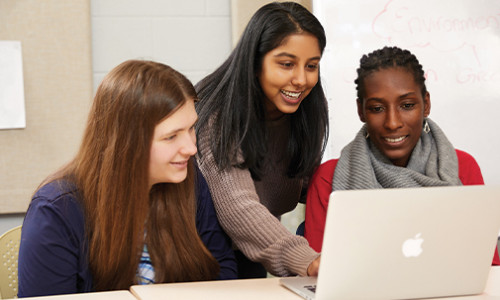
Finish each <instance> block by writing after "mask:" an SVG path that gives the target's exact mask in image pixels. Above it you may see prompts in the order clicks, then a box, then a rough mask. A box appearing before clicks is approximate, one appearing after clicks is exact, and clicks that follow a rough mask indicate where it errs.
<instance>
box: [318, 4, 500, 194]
mask: <svg viewBox="0 0 500 300" xmlns="http://www.w3.org/2000/svg"><path fill="white" fill-rule="evenodd" d="M313 8H314V14H315V15H316V16H317V17H318V19H319V20H320V22H321V23H322V24H323V26H324V27H325V30H326V35H327V46H326V49H325V52H324V55H323V58H322V60H321V78H322V83H323V86H324V88H325V92H326V95H327V98H328V102H329V115H330V136H329V141H328V146H327V151H326V152H325V156H324V158H323V160H328V159H331V158H337V157H339V155H340V150H341V149H342V148H343V147H344V146H345V145H346V144H347V143H349V142H350V141H351V140H352V139H353V138H354V135H355V134H356V133H357V131H358V130H359V129H360V127H361V125H362V123H361V121H360V120H359V118H358V115H357V112H356V88H355V84H354V79H355V78H356V69H357V67H358V66H359V59H360V58H361V56H362V55H363V54H367V53H369V52H371V51H373V50H375V49H379V48H382V47H383V46H386V45H387V46H398V47H401V48H406V49H408V50H410V51H411V52H412V53H413V54H415V55H416V56H417V58H418V59H419V61H420V63H421V64H422V65H423V67H424V72H425V73H426V78H427V80H426V85H427V88H428V90H429V92H430V95H431V113H430V115H429V117H430V118H431V119H433V120H434V121H436V122H437V123H438V124H439V126H440V127H441V128H442V129H443V130H444V132H445V133H446V135H447V136H448V138H449V140H450V141H451V142H452V144H453V145H454V146H455V148H458V149H461V150H464V151H466V152H468V153H470V154H471V155H473V156H474V157H475V158H476V160H477V161H478V163H479V165H480V167H481V170H482V173H483V176H484V179H485V182H486V184H500V125H499V124H498V119H500V1H499V0H439V1H435V0H420V1H413V0H314V2H313Z"/></svg>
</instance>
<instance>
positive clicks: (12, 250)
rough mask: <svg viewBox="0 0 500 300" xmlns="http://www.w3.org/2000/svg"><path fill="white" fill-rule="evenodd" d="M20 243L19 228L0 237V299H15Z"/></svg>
mask: <svg viewBox="0 0 500 300" xmlns="http://www.w3.org/2000/svg"><path fill="white" fill-rule="evenodd" d="M20 242H21V226H17V227H14V228H12V229H10V230H8V231H7V232H5V233H4V234H2V235H1V236H0V298H1V299H9V298H17V257H18V255H19V244H20Z"/></svg>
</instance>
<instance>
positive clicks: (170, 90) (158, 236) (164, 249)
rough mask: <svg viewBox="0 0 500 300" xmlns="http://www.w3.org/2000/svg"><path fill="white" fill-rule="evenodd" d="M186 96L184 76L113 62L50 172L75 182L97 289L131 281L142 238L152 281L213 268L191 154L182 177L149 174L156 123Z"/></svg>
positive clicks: (195, 275) (203, 275) (206, 274)
mask: <svg viewBox="0 0 500 300" xmlns="http://www.w3.org/2000/svg"><path fill="white" fill-rule="evenodd" d="M191 99H196V92H195V90H194V88H193V86H192V84H191V82H189V80H187V79H186V78H185V77H184V76H183V75H182V74H180V73H178V72H177V71H175V70H174V69H172V68H170V67H168V66H166V65H163V64H160V63H156V62H151V61H140V60H130V61H126V62H124V63H122V64H120V65H118V66H117V67H115V68H114V69H113V70H112V71H111V72H110V73H109V74H108V75H107V76H106V77H105V78H104V79H103V81H102V83H101V84H100V86H99V88H98V89H97V92H96V96H95V98H94V103H93V106H92V108H91V111H90V114H89V118H88V123H87V127H86V130H85V133H84V136H83V141H82V144H81V147H80V150H79V152H78V154H77V155H76V157H75V158H74V160H73V161H72V162H71V163H70V164H69V165H68V166H67V167H65V168H64V169H63V170H61V171H60V172H58V173H57V174H56V176H55V177H56V178H69V179H70V180H71V181H72V182H74V183H75V184H76V186H77V187H78V190H79V194H80V196H81V197H80V199H81V201H82V205H83V208H84V213H85V221H86V234H87V237H88V257H89V266H90V269H91V271H92V275H93V279H94V288H95V289H96V290H98V291H100V290H113V289H128V287H129V286H130V285H132V284H134V283H136V282H135V275H136V271H137V268H138V264H139V260H140V255H141V252H142V249H143V246H144V243H146V244H147V245H148V250H149V253H150V256H151V260H152V263H153V266H154V269H155V281H156V282H177V281H193V280H209V279H214V278H215V277H216V276H217V274H218V272H219V265H218V263H217V261H216V260H215V258H214V257H213V256H212V255H211V253H210V252H209V251H208V250H207V248H206V247H205V246H204V244H203V242H202V241H201V239H200V238H199V236H198V233H197V230H196V224H195V218H196V198H195V188H194V187H195V184H196V182H195V181H196V175H195V174H194V172H195V169H194V164H193V158H191V160H190V164H189V170H188V176H187V178H186V180H185V181H183V182H181V183H176V184H174V183H160V184H156V185H154V186H153V187H152V188H151V189H150V186H149V182H148V174H149V169H148V168H149V157H150V148H151V144H152V139H153V133H154V129H155V126H156V125H157V124H158V123H159V122H160V121H162V120H164V119H165V118H166V117H168V116H170V115H171V114H172V113H173V112H175V111H176V110H177V109H178V108H180V107H181V106H182V105H183V104H184V103H185V102H186V101H191Z"/></svg>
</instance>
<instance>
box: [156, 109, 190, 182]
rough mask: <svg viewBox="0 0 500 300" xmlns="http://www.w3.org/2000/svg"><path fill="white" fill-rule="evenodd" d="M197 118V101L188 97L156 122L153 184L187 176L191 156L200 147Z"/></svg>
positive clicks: (180, 179)
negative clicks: (195, 105)
mask: <svg viewBox="0 0 500 300" xmlns="http://www.w3.org/2000/svg"><path fill="white" fill-rule="evenodd" d="M197 120H198V115H197V114H196V110H195V108H194V101H193V100H188V101H186V102H185V103H184V104H183V105H182V106H181V107H180V108H179V109H178V110H177V111H175V112H174V113H173V114H172V115H170V116H168V117H167V118H165V119H163V120H162V121H161V122H160V123H158V124H157V125H156V127H155V130H154V135H153V142H152V144H151V150H150V159H149V183H150V186H152V185H154V184H156V183H162V182H172V183H179V182H182V181H184V179H186V176H187V167H188V160H189V158H190V157H191V156H193V155H195V154H196V151H197V149H196V135H195V130H194V124H195V123H196V121H197Z"/></svg>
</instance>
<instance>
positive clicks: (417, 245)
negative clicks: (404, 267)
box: [402, 233, 424, 257]
mask: <svg viewBox="0 0 500 300" xmlns="http://www.w3.org/2000/svg"><path fill="white" fill-rule="evenodd" d="M420 236H421V233H417V235H415V237H414V238H410V239H407V240H406V241H404V243H403V248H402V250H403V255H404V256H405V257H417V256H419V255H420V254H421V253H422V243H423V242H424V239H423V238H421V237H420Z"/></svg>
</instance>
